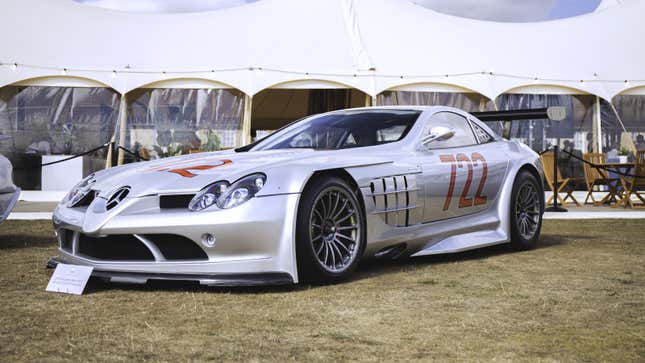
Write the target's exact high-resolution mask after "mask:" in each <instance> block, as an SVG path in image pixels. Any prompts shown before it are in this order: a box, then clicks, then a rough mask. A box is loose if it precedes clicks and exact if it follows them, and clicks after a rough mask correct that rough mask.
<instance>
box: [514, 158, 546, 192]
mask: <svg viewBox="0 0 645 363" xmlns="http://www.w3.org/2000/svg"><path fill="white" fill-rule="evenodd" d="M525 170H526V171H528V172H529V173H531V174H533V176H534V177H535V179H537V181H538V183H540V188H541V191H542V193H544V180H543V178H542V174H540V171H539V170H538V169H537V168H536V167H535V165H533V164H531V163H525V164H524V165H522V166H521V167H520V168H519V169H518V170H517V173H516V174H515V178H517V176H518V175H520V173H521V172H523V171H525Z"/></svg>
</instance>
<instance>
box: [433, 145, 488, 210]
mask: <svg viewBox="0 0 645 363" xmlns="http://www.w3.org/2000/svg"><path fill="white" fill-rule="evenodd" d="M439 159H440V160H441V162H442V163H450V185H449V186H448V195H446V201H445V202H444V203H443V210H448V208H450V201H451V200H452V193H453V192H454V191H455V179H456V178H457V168H458V167H459V168H463V166H464V165H466V167H467V168H468V178H467V179H466V184H464V191H463V192H462V193H461V198H459V208H466V207H472V206H473V205H481V204H486V201H487V200H488V198H486V196H483V195H481V194H482V190H483V189H484V184H485V183H486V176H487V174H488V165H487V164H486V159H485V158H484V155H482V154H480V153H477V152H474V153H473V154H472V155H471V157H470V158H469V157H468V156H467V155H466V154H462V153H459V154H457V155H456V156H455V155H452V154H447V155H439ZM479 162H481V167H482V178H481V181H480V182H479V187H478V188H477V193H475V198H474V200H473V198H468V190H469V189H470V184H471V183H472V181H473V168H474V167H477V166H479V164H478V163H479Z"/></svg>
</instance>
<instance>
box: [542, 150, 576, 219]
mask: <svg viewBox="0 0 645 363" xmlns="http://www.w3.org/2000/svg"><path fill="white" fill-rule="evenodd" d="M553 158H554V156H553V152H552V151H548V152H545V153H544V154H542V155H540V160H541V161H542V169H543V170H544V177H545V178H546V183H547V184H548V185H549V187H550V188H551V190H552V191H553V195H552V196H551V197H550V198H549V199H548V200H547V201H546V204H550V203H552V202H553V199H554V197H555V196H557V197H558V201H559V202H560V204H561V205H562V206H563V207H566V206H567V202H566V201H567V199H571V201H572V202H573V203H575V205H577V206H578V207H579V206H580V203H578V201H577V200H576V198H574V197H573V194H571V193H573V188H571V187H568V186H569V182H570V181H571V178H563V177H562V174H561V173H560V168H556V172H557V173H558V191H557V192H556V191H555V188H554V187H553V182H554V176H555V175H554V174H553V161H554V160H553ZM560 193H563V194H564V198H562V197H561V196H560Z"/></svg>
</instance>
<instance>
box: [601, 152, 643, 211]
mask: <svg viewBox="0 0 645 363" xmlns="http://www.w3.org/2000/svg"><path fill="white" fill-rule="evenodd" d="M594 168H596V169H598V170H607V169H613V170H614V171H617V172H618V173H617V175H618V177H619V178H620V185H621V186H622V190H623V191H624V190H627V180H626V179H625V178H626V177H625V176H624V175H621V173H622V174H629V172H630V171H631V170H632V169H633V168H634V163H598V164H595V165H594ZM617 190H618V188H614V189H613V190H612V189H611V188H610V191H609V194H608V195H607V196H605V198H603V199H602V200H601V202H603V203H606V202H607V201H609V202H610V203H611V202H612V201H615V202H616V204H614V205H612V208H616V207H618V206H620V205H622V204H625V205H627V204H626V203H627V200H626V199H627V198H628V197H626V196H621V193H619V192H618V191H617Z"/></svg>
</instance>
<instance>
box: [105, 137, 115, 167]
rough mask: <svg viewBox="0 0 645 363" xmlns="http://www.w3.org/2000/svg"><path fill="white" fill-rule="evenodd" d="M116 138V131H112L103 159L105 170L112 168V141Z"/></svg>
mask: <svg viewBox="0 0 645 363" xmlns="http://www.w3.org/2000/svg"><path fill="white" fill-rule="evenodd" d="M115 138H116V130H114V134H112V138H111V139H110V144H109V146H108V149H107V154H106V155H107V156H106V157H105V168H106V169H109V168H111V167H112V149H114V139H115Z"/></svg>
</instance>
